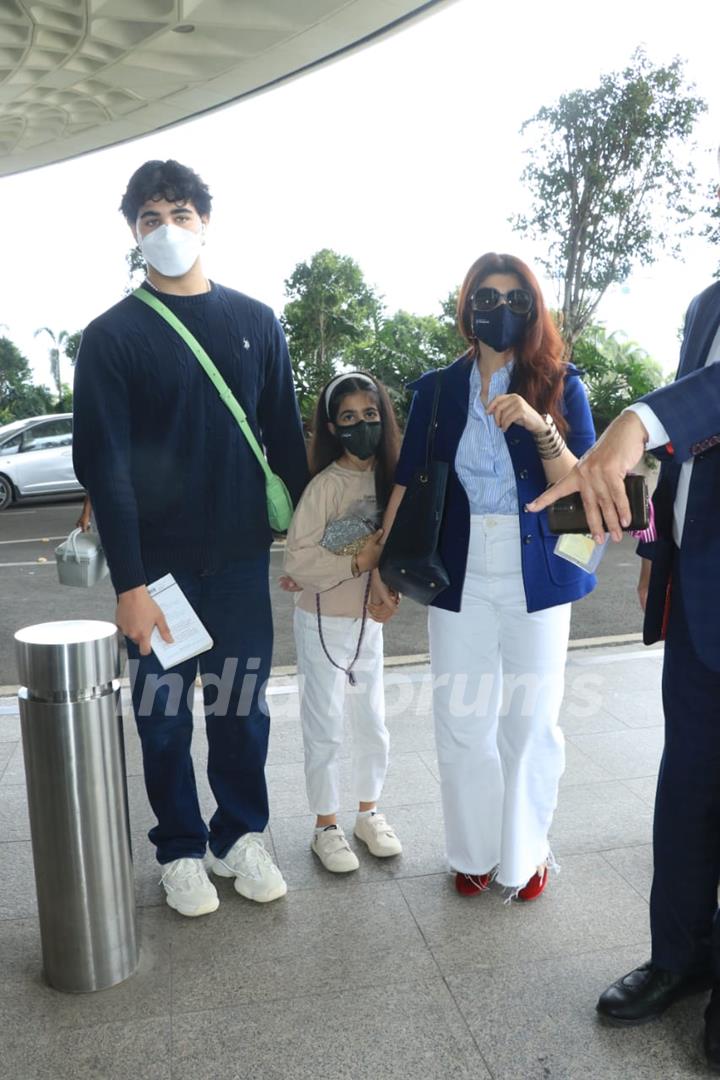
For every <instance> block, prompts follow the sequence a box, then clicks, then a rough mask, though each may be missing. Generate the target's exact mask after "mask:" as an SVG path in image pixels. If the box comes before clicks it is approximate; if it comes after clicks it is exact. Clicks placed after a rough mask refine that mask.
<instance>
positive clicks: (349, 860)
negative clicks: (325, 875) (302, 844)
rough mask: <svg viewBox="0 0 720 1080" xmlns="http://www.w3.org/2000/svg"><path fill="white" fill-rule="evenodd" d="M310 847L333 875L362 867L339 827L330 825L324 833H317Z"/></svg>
mask: <svg viewBox="0 0 720 1080" xmlns="http://www.w3.org/2000/svg"><path fill="white" fill-rule="evenodd" d="M310 847H311V848H312V850H313V851H314V852H315V854H316V855H317V857H318V859H319V860H320V862H321V863H322V864H323V866H324V867H325V869H326V870H329V871H330V873H331V874H347V873H349V871H350V870H357V868H358V867H359V865H360V863H359V862H358V857H357V855H356V854H355V852H354V851H353V850H352V848H351V847H350V845H349V844H348V842H347V839H346V837H345V833H344V832H343V831H342V829H341V828H340V826H339V825H328V826H327V827H326V828H324V829H323V830H322V832H315V833H314V834H313V838H312V840H311V841H310Z"/></svg>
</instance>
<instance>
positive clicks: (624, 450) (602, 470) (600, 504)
mask: <svg viewBox="0 0 720 1080" xmlns="http://www.w3.org/2000/svg"><path fill="white" fill-rule="evenodd" d="M647 439H648V433H647V431H646V430H645V425H644V424H643V423H642V421H641V419H640V417H639V416H638V415H637V413H635V412H624V413H621V415H620V416H618V417H617V418H616V419H615V420H613V422H612V424H610V426H609V427H608V428H607V429H606V431H604V432H603V434H602V435H601V436H600V438H599V439H598V441H597V442H596V443H595V446H593V447H591V448H590V450H588V451H587V453H586V454H584V455H583V456H582V457H581V458H580V460H579V461H578V462H577V464H576V465H574V466H573V468H572V469H571V470H570V472H569V473H568V474H567V476H564V477H563V479H562V480H558V482H557V483H556V484H553V486H552V487H550V488H548V490H547V491H545V492H543V494H542V495H540V496H539V497H538V498H537V499H535V500H533V502H531V503H528V506H527V509H528V510H530V511H531V512H532V513H533V514H536V513H538V512H539V511H540V510H544V509H545V507H546V506H550V505H551V504H552V503H554V502H557V500H558V499H560V498H561V497H562V496H563V495H570V494H572V492H574V491H579V492H580V495H581V497H582V501H583V505H584V507H585V514H586V516H587V520H588V528H589V530H590V532H591V533H592V536H593V539H594V540H595V543H597V544H601V543H602V542H603V539H604V528H603V519H604V521H605V525H606V526H607V531H608V532H609V533H610V535H611V537H612V538H613V540H616V541H617V540H621V539H622V530H623V528H627V527H628V525H629V524H630V520H631V515H630V504H629V503H628V499H627V495H626V493H625V485H624V483H623V481H624V479H625V477H626V476H627V474H628V473H629V472H630V470H631V469H632V468H633V467H634V466H635V465H637V463H638V461H640V459H641V458H642V456H643V453H644V452H645V446H646V444H647Z"/></svg>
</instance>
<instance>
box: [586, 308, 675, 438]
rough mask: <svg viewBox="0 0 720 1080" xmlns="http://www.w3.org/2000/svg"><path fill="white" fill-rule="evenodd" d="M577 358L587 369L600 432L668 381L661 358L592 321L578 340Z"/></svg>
mask: <svg viewBox="0 0 720 1080" xmlns="http://www.w3.org/2000/svg"><path fill="white" fill-rule="evenodd" d="M573 360H574V361H575V363H576V364H577V365H578V367H579V368H581V369H582V371H583V379H584V382H585V385H586V386H587V390H588V397H589V399H590V408H591V410H592V414H593V419H594V420H595V427H596V428H597V430H598V433H599V432H601V431H604V430H605V428H606V427H607V426H608V424H609V423H610V421H611V420H614V419H615V417H616V416H618V415H619V414H620V413H621V412H622V411H623V409H625V408H627V406H628V405H631V404H632V402H633V401H637V399H638V398H639V397H642V396H643V395H644V394H649V393H650V391H651V390H656V389H657V388H658V386H662V385H663V383H664V382H666V381H667V380H666V379H665V376H664V375H663V371H662V368H661V367H660V365H659V364H658V363H657V361H655V360H653V359H651V357H650V356H649V355H648V353H647V352H646V351H645V349H642V348H641V347H640V346H639V345H638V344H637V342H635V341H629V340H627V339H626V340H624V341H623V340H620V338H619V337H618V331H613V333H611V334H608V333H607V331H606V330H605V328H604V327H603V326H598V325H597V324H591V325H590V326H588V327H586V328H585V330H584V331H583V333H582V335H581V336H580V337H579V338H578V339H577V341H576V342H575V346H574V348H573Z"/></svg>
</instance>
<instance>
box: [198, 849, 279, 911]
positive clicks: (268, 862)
mask: <svg viewBox="0 0 720 1080" xmlns="http://www.w3.org/2000/svg"><path fill="white" fill-rule="evenodd" d="M205 865H206V866H207V868H208V870H212V872H213V874H217V875H218V877H226V878H229V877H234V878H235V891H236V892H239V893H240V895H241V896H244V897H245V898H246V899H247V900H255V901H256V903H258V904H267V903H269V901H270V900H279V898H280V897H281V896H284V895H285V893H286V892H287V884H286V882H285V880H284V878H283V876H282V874H281V873H280V871H279V870H278V868H277V866H276V865H275V863H274V862H273V861H272V859H271V858H270V856H269V854H268V853H267V851H266V850H265V847H264V846H263V842H262V837H261V835H260V833H245V835H244V836H241V837H240V839H239V840H236V841H235V843H234V844H233V846H232V847H231V848H230V850H229V851H228V852H227V853H226V854H225V855H224V856H223V857H222V859H218V858H217V856H215V855H213V854H212V852H208V854H207V856H206V858H205Z"/></svg>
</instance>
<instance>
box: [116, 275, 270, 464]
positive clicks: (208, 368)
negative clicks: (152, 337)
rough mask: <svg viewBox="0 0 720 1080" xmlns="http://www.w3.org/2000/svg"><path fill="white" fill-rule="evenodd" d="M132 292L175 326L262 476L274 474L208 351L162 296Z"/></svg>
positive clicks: (238, 403) (137, 291) (138, 290)
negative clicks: (245, 440)
mask: <svg viewBox="0 0 720 1080" xmlns="http://www.w3.org/2000/svg"><path fill="white" fill-rule="evenodd" d="M133 296H136V297H137V298H138V300H142V302H143V303H144V304H147V305H148V307H151V308H152V309H153V310H154V311H157V313H158V315H162V317H163V319H165V321H166V322H167V323H169V324H170V326H172V328H173V330H175V331H176V332H177V333H178V334H179V335H180V337H181V338H182V339H183V341H184V342H185V344H186V345H187V347H188V348H189V349H190V350H191V351H192V352H193V353H194V355H195V357H196V358H197V360H198V361H199V363H200V365H201V366H202V368H203V369H204V370H205V373H206V374H207V376H208V378H209V379H210V381H211V382H212V384H213V386H214V387H215V389H216V390H217V392H218V394H219V395H220V397H221V399H222V401H223V404H225V405H227V407H228V409H229V410H230V412H231V413H232V414H233V416H234V417H235V419H236V420H237V422H238V425H239V427H240V430H241V431H242V433H243V435H244V436H245V438H246V439H247V441H248V443H249V444H250V449H251V450H252V452H253V454H254V455H255V457H256V458H257V459H258V461H259V463H260V467H261V468H262V470H263V472H264V473H265V477H266V479H267V480H272V479H273V478H274V476H275V474H274V473H273V471H272V469H271V468H270V466H269V465H268V463H267V460H266V458H265V455H264V454H263V452H262V448H261V446H260V444H259V443H258V441H257V439H256V438H255V435H254V433H253V430H252V428H251V427H250V424H249V423H248V418H247V416H246V415H245V410H244V409H243V407H242V405H241V404H240V402H239V401H238V400H237V398H236V397H235V395H234V394H233V392H232V390H231V389H230V387H229V386H228V384H227V383H226V382H225V380H224V379H223V377H222V375H221V374H220V372H219V371H218V369H217V368H216V367H215V365H214V363H213V362H212V360H211V359H210V357H209V356H208V354H207V353H206V352H205V350H204V349H203V347H202V345H201V344H200V342H199V341H198V340H197V338H195V337H193V335H192V334H191V333H190V331H189V330H188V328H187V326H185V324H184V323H183V322H181V321H180V319H178V317H177V316H176V315H175V314H174V313H173V312H172V311H171V310H170V308H169V307H167V305H166V304H163V302H162V300H158V298H157V296H153V294H152V293H150V292H148V291H147V289H143V288H142V286H140V288H139V289H135V292H134V293H133Z"/></svg>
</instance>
